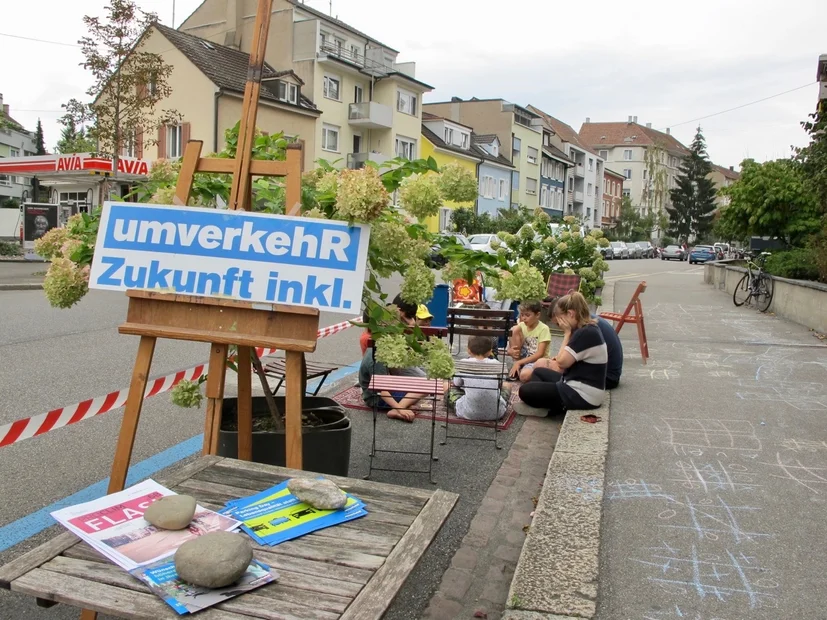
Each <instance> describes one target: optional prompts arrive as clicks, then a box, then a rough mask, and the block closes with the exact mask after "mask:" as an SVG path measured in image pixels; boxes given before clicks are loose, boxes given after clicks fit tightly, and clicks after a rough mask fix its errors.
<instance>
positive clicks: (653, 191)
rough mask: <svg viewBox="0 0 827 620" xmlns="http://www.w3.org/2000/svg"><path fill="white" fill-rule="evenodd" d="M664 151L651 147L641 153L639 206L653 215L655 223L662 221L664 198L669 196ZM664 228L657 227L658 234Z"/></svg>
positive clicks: (657, 147)
mask: <svg viewBox="0 0 827 620" xmlns="http://www.w3.org/2000/svg"><path fill="white" fill-rule="evenodd" d="M665 157H666V153H665V151H664V150H663V149H662V148H661V147H659V146H657V145H653V146H650V147H649V148H647V149H646V150H645V151H644V153H643V165H644V166H645V168H644V172H643V191H642V192H641V206H642V207H644V208H645V209H646V211H647V213H652V214H655V219H656V223H660V222H662V220H663V215H664V208H665V206H666V198H667V197H668V196H669V187H668V183H669V175H668V174H667V171H666V165H665V164H664V159H665ZM663 228H664V226H661V227H659V229H658V232H660V231H661V230H663Z"/></svg>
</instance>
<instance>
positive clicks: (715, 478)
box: [670, 453, 763, 493]
mask: <svg viewBox="0 0 827 620" xmlns="http://www.w3.org/2000/svg"><path fill="white" fill-rule="evenodd" d="M720 454H724V457H726V455H725V453H720ZM672 471H673V472H674V474H675V477H674V478H670V480H671V481H672V482H678V483H680V485H681V486H682V487H683V488H684V489H691V490H693V491H703V492H704V493H709V492H710V491H752V490H754V489H757V488H760V487H762V486H763V485H760V484H756V483H755V482H754V475H753V474H751V473H749V472H748V471H747V468H746V467H744V466H743V465H739V464H737V463H730V464H726V465H725V464H724V463H722V462H721V461H720V460H716V461H715V462H710V463H704V464H698V463H696V462H695V459H692V458H690V459H688V460H685V461H678V462H677V464H676V466H675V469H674V470H672Z"/></svg>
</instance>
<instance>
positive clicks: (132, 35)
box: [61, 0, 180, 170]
mask: <svg viewBox="0 0 827 620" xmlns="http://www.w3.org/2000/svg"><path fill="white" fill-rule="evenodd" d="M105 11H106V17H105V18H104V19H103V20H101V19H100V18H98V17H90V16H88V15H87V16H85V17H84V18H83V23H84V25H85V27H86V30H87V31H88V33H89V34H88V35H87V36H85V37H83V38H82V39H80V41H78V43H80V45H81V52H82V53H83V56H84V62H83V66H84V67H85V68H86V69H88V70H89V71H90V72H91V73H92V76H93V83H92V86H90V87H89V89H88V90H87V91H86V94H87V95H88V96H89V97H91V99H92V100H91V102H88V103H86V102H82V101H79V100H77V99H71V100H69V102H68V103H66V104H64V106H63V107H64V108H65V110H66V114H65V115H64V116H63V118H62V121H61V122H62V123H63V125H64V126H65V127H68V126H69V123H73V124H74V126H75V127H84V126H86V125H87V124H91V125H90V127H89V130H88V132H87V137H88V138H91V139H93V140H95V141H96V142H97V151H98V152H99V153H102V154H105V155H111V156H112V157H113V159H114V164H113V170H117V163H118V162H117V160H118V155H119V151H120V148H121V146H122V145H123V144H124V143H127V142H130V141H133V140H136V139H137V136H138V135H142V136H144V137H145V138H146V139H144V144H151V143H153V142H154V140H153V139H152V138H151V137H150V136H154V135H156V133H157V129H158V127H160V126H161V125H165V124H170V123H174V122H177V120H178V119H179V118H180V115H178V113H177V112H175V111H174V110H161V109H160V107H159V104H160V103H161V101H162V100H164V99H165V98H166V97H168V96H169V95H170V93H171V92H172V89H171V88H170V86H169V84H168V83H167V79H168V78H169V76H170V74H171V73H172V67H171V66H170V65H168V64H166V63H165V62H164V59H163V58H162V57H161V56H160V55H159V54H153V53H151V52H146V51H142V47H143V45H144V42H145V36H144V35H145V34H146V31H147V29H148V28H150V27H151V26H152V25H153V24H154V23H155V22H156V21H157V20H158V16H157V15H155V14H154V13H146V12H144V11H141V10H140V9H138V7H137V6H136V4H135V2H134V1H133V0H110V3H109V5H108V6H107V7H106V9H105Z"/></svg>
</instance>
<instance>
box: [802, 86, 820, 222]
mask: <svg viewBox="0 0 827 620" xmlns="http://www.w3.org/2000/svg"><path fill="white" fill-rule="evenodd" d="M801 126H802V127H803V128H804V130H805V131H806V132H807V133H808V134H809V135H810V144H808V145H807V146H805V147H804V148H800V149H796V161H798V162H799V163H800V164H801V171H802V173H803V174H804V177H805V180H806V183H807V184H808V185H810V186H811V188H812V190H813V191H814V192H815V194H816V196H817V197H818V201H819V203H820V208H821V212H822V213H823V214H826V215H827V104H825V103H823V102H822V104H821V107H820V109H819V110H817V111H816V112H815V114H811V115H810V120H807V121H804V122H803V123H801Z"/></svg>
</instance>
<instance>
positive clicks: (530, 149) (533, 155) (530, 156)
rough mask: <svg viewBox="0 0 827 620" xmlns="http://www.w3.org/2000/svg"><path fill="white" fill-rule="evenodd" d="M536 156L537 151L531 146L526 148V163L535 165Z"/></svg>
mask: <svg viewBox="0 0 827 620" xmlns="http://www.w3.org/2000/svg"><path fill="white" fill-rule="evenodd" d="M537 155H538V153H537V149H535V148H534V147H533V146H530V147H528V154H527V155H526V157H527V159H528V163H530V164H536V163H537Z"/></svg>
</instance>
